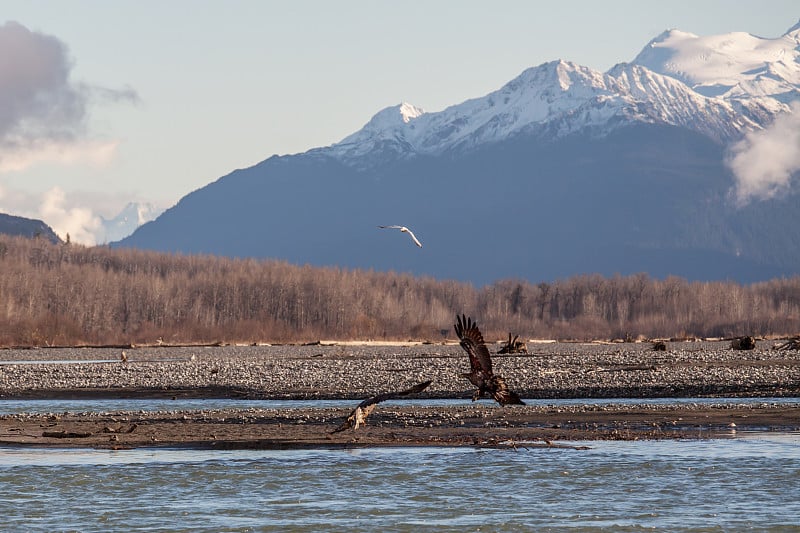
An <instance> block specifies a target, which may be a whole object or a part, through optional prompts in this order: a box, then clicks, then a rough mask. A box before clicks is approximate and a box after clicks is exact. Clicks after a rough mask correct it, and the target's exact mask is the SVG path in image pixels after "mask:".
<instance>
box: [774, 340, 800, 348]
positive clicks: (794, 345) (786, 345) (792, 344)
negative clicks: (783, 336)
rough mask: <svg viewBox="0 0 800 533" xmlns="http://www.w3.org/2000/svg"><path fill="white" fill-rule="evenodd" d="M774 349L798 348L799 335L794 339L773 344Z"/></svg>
mask: <svg viewBox="0 0 800 533" xmlns="http://www.w3.org/2000/svg"><path fill="white" fill-rule="evenodd" d="M775 349H776V350H780V351H783V350H800V337H798V338H796V339H789V340H788V341H786V342H782V343H780V344H778V345H776V346H775Z"/></svg>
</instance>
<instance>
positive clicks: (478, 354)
mask: <svg viewBox="0 0 800 533" xmlns="http://www.w3.org/2000/svg"><path fill="white" fill-rule="evenodd" d="M454 327H455V329H456V335H458V338H459V340H460V341H461V347H462V348H464V351H466V352H467V354H468V355H469V366H470V372H469V373H468V374H461V377H464V378H467V379H468V380H469V381H470V383H472V384H473V385H475V386H476V387H478V390H477V391H475V394H473V395H472V401H473V402H474V401H475V400H477V399H479V398H482V397H483V396H484V394H488V395H490V396H491V397H492V398H494V399H495V400H497V402H498V403H499V404H500V405H502V406H506V405H512V404H516V405H525V402H523V401H522V400H520V398H519V396H518V395H517V393H515V392H514V391H511V390H509V389H508V386H507V385H506V380H505V379H503V377H502V376H498V375H496V374H494V373H493V372H492V357H491V355H490V354H489V349H488V348H487V347H486V344H485V343H484V342H483V335H481V331H480V330H479V329H478V324H477V323H476V322H473V321H472V319H470V318H468V317H466V316H464V315H462V316H458V315H456V324H455V325H454Z"/></svg>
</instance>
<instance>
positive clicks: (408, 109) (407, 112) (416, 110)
mask: <svg viewBox="0 0 800 533" xmlns="http://www.w3.org/2000/svg"><path fill="white" fill-rule="evenodd" d="M424 113H425V110H424V109H422V108H421V107H417V106H414V105H411V104H409V103H406V102H403V103H402V104H400V115H401V116H402V117H403V122H405V123H408V122H409V121H411V120H412V119H415V118H417V117H420V116H422V115H423V114H424Z"/></svg>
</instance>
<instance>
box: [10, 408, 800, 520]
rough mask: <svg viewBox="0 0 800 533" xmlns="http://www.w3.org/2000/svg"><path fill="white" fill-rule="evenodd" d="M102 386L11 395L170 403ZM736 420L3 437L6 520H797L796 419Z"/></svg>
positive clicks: (799, 461) (799, 466) (799, 458)
mask: <svg viewBox="0 0 800 533" xmlns="http://www.w3.org/2000/svg"><path fill="white" fill-rule="evenodd" d="M654 401H655V400H641V399H639V400H638V402H639V403H643V402H648V403H652V402H654ZM675 401H676V400H674V399H673V400H672V402H675ZM691 401H695V402H697V401H701V402H703V401H709V402H710V401H712V400H710V399H709V400H698V399H693V400H691ZM713 401H714V402H720V401H725V400H720V399H714V400H713ZM729 401H735V402H737V403H738V402H744V401H747V400H742V399H736V400H729ZM752 401H769V402H772V401H775V399H762V400H752ZM794 401H795V402H796V401H797V399H794ZM103 402H104V401H98V400H90V401H87V402H86V403H80V402H79V403H75V404H71V403H64V401H56V402H54V403H41V404H36V402H33V403H31V402H30V401H28V402H23V404H22V406H19V405H17V404H15V403H14V402H8V401H3V402H0V411H1V412H2V413H9V412H22V410H23V409H24V405H27V407H28V408H27V409H24V411H25V412H45V410H46V409H49V410H50V412H53V411H55V412H58V411H65V410H69V411H73V410H77V411H83V410H87V411H95V412H97V411H103V410H113V409H120V408H126V409H129V410H134V409H140V408H141V409H145V410H146V409H151V408H152V409H162V408H163V405H161V404H159V403H152V404H148V403H137V402H143V401H139V400H137V401H132V400H125V401H123V402H124V403H123V404H121V405H120V404H116V403H113V402H112V401H108V402H110V403H103ZM165 402H168V405H169V406H170V407H171V408H172V409H190V408H197V406H195V405H194V404H192V403H191V401H183V400H177V401H172V402H170V401H169V400H165ZM186 402H189V403H186ZM200 402H201V404H202V408H207V409H208V408H227V407H231V406H228V405H227V404H225V403H224V402H223V403H221V404H214V403H213V402H212V403H211V404H209V401H208V400H204V401H200ZM428 402H430V400H428ZM350 403H352V402H350ZM548 403H553V401H552V400H549V401H548ZM580 403H589V402H587V401H586V400H581V401H580ZM603 403H609V400H603ZM276 405H279V404H275V405H273V404H269V403H263V404H259V405H248V406H247V407H275V406H276ZM316 405H317V406H319V402H317V403H316ZM348 405H349V404H348ZM122 406H124V407H122ZM235 406H238V407H239V408H243V407H245V406H244V405H243V404H242V401H241V400H239V401H237V403H235ZM288 406H291V407H299V406H300V405H298V404H297V403H296V402H291V403H290V404H289V405H288ZM40 409H41V410H40ZM735 435H736V436H735V437H733V438H726V439H714V440H685V441H681V440H664V441H640V442H636V441H634V442H623V441H591V442H581V443H574V442H570V443H566V442H564V443H558V444H563V445H565V446H567V447H563V448H560V447H549V448H548V447H541V446H540V445H530V446H520V447H518V448H517V449H472V448H470V449H465V448H426V447H422V448H372V449H355V450H277V451H276V450H272V451H262V450H237V451H215V450H189V449H168V448H156V449H145V448H142V449H135V450H91V449H53V448H47V449H30V448H0V531H48V532H50V531H80V532H93V531H97V532H100V531H102V532H106V531H208V532H212V531H213V532H222V531H231V532H233V531H421V530H422V531H424V530H429V531H459V532H463V531H642V530H661V531H741V530H746V529H752V530H757V531H800V481H798V480H800V434H796V433H746V432H739V433H736V434H735Z"/></svg>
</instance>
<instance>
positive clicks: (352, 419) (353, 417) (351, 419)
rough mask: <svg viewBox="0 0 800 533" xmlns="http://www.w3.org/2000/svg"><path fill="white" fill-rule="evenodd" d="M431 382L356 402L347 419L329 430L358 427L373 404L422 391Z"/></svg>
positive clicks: (336, 431) (335, 431)
mask: <svg viewBox="0 0 800 533" xmlns="http://www.w3.org/2000/svg"><path fill="white" fill-rule="evenodd" d="M431 383H433V381H432V380H431V381H423V382H422V383H417V384H416V385H414V386H413V387H411V388H409V389H406V390H402V391H393V392H383V393H381V394H376V395H375V396H372V397H371V398H367V399H366V400H364V401H363V402H361V403H360V404H358V406H356V408H355V409H353V412H352V413H350V416H348V417H347V419H346V420H345V421H344V422H342V425H341V426H339V427H338V428H336V429H334V430H333V431H331V433H339V432H340V431H344V430H345V429H349V428H353V429H358V427H359V426H360V425H362V424H363V423H364V422H365V421H366V419H367V417H368V416H369V414H370V413H371V412H372V410H373V409H375V406H376V405H378V404H379V403H380V402H383V401H386V400H391V399H392V398H398V397H400V396H408V395H409V394H416V393H418V392H422V391H424V390H425V389H427V388H428V385H430V384H431Z"/></svg>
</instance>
